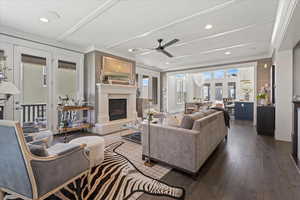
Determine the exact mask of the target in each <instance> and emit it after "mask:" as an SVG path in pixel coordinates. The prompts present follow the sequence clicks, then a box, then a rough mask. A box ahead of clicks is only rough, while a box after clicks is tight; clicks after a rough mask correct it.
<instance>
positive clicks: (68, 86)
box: [56, 60, 77, 97]
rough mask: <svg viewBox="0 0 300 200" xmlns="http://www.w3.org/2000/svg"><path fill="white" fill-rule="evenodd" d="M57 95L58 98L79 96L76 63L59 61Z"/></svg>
mask: <svg viewBox="0 0 300 200" xmlns="http://www.w3.org/2000/svg"><path fill="white" fill-rule="evenodd" d="M56 95H57V97H59V96H61V97H65V96H66V95H67V96H69V97H76V95H77V75H76V63H73V62H68V61H64V60H59V61H58V69H57V72H56Z"/></svg>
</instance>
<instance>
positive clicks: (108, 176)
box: [5, 142, 185, 200]
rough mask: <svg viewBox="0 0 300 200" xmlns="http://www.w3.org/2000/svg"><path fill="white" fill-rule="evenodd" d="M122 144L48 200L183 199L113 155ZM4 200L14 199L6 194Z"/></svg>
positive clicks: (172, 188) (178, 190) (182, 193)
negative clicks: (146, 196) (139, 195)
mask: <svg viewBox="0 0 300 200" xmlns="http://www.w3.org/2000/svg"><path fill="white" fill-rule="evenodd" d="M122 144H123V142H115V143H113V144H110V145H109V146H107V147H106V148H105V152H104V155H105V158H104V161H103V163H102V164H101V165H99V166H96V167H94V168H93V169H91V171H90V173H89V175H85V176H83V177H81V178H79V179H78V180H76V181H74V182H73V183H71V184H69V185H68V186H67V187H65V188H63V189H61V190H60V191H59V192H57V193H56V194H54V195H52V196H50V197H48V198H47V200H129V199H130V198H131V197H132V196H133V195H134V194H135V193H141V192H142V193H146V194H149V195H155V196H164V197H170V198H173V199H180V200H181V199H184V196H185V191H184V189H183V188H180V187H176V186H171V185H169V184H167V183H164V182H162V181H160V180H157V179H154V178H151V177H150V176H148V175H145V174H144V173H142V172H141V171H140V170H139V169H138V168H137V167H136V166H135V165H134V164H133V163H131V161H130V160H128V159H127V158H126V157H125V156H123V155H121V154H119V153H117V152H116V150H117V149H118V148H119V147H120V146H121V145H122ZM5 199H6V200H17V198H14V196H13V195H6V197H5Z"/></svg>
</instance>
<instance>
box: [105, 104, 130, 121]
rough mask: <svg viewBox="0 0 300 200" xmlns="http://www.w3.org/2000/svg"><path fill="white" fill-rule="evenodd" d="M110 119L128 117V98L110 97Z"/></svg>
mask: <svg viewBox="0 0 300 200" xmlns="http://www.w3.org/2000/svg"><path fill="white" fill-rule="evenodd" d="M108 111H109V121H114V120H120V119H126V118H127V99H109V107H108Z"/></svg>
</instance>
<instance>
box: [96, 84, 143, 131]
mask: <svg viewBox="0 0 300 200" xmlns="http://www.w3.org/2000/svg"><path fill="white" fill-rule="evenodd" d="M96 87H97V97H98V100H97V106H96V107H97V108H98V109H97V123H96V124H95V128H94V130H93V132H95V133H98V134H100V135H105V134H109V133H112V132H116V131H119V130H121V129H122V126H123V125H124V124H126V123H128V122H131V121H135V120H136V118H137V112H136V90H137V87H136V86H132V85H117V84H103V83H98V84H96ZM109 99H127V118H126V119H121V120H113V121H110V120H109Z"/></svg>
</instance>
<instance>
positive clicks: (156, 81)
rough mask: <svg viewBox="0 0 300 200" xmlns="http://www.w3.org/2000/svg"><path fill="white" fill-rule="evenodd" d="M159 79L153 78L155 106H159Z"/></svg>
mask: <svg viewBox="0 0 300 200" xmlns="http://www.w3.org/2000/svg"><path fill="white" fill-rule="evenodd" d="M157 92H158V78H157V77H152V100H153V104H155V105H156V104H157V103H158V95H157Z"/></svg>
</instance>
